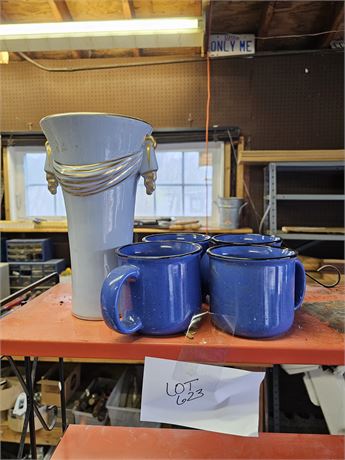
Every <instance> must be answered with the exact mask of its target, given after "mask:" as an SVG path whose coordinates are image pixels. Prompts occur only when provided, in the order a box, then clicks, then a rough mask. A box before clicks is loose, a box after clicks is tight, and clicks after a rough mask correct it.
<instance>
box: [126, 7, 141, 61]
mask: <svg viewBox="0 0 345 460" xmlns="http://www.w3.org/2000/svg"><path fill="white" fill-rule="evenodd" d="M122 11H123V16H124V18H125V19H133V18H135V9H134V5H133V0H122ZM133 56H135V57H139V56H141V50H140V48H133Z"/></svg>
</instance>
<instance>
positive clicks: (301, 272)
mask: <svg viewBox="0 0 345 460" xmlns="http://www.w3.org/2000/svg"><path fill="white" fill-rule="evenodd" d="M295 267H296V268H295V269H296V273H295V310H297V309H298V308H300V307H301V305H302V303H303V299H304V294H305V289H306V276H305V269H304V266H303V264H302V262H301V261H300V260H298V259H296V265H295Z"/></svg>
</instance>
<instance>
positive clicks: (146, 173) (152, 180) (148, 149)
mask: <svg viewBox="0 0 345 460" xmlns="http://www.w3.org/2000/svg"><path fill="white" fill-rule="evenodd" d="M156 145H157V143H156V140H155V138H154V137H153V136H150V135H147V136H146V137H145V140H144V155H143V161H142V163H141V166H140V174H141V175H142V176H143V178H144V185H145V188H146V193H147V195H152V193H153V192H154V191H155V189H156V179H157V173H156V171H157V169H158V164H157V158H156V153H155V148H156Z"/></svg>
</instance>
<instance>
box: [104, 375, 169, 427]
mask: <svg viewBox="0 0 345 460" xmlns="http://www.w3.org/2000/svg"><path fill="white" fill-rule="evenodd" d="M130 372H131V371H130V370H126V371H125V372H124V373H123V374H122V375H121V377H120V378H119V380H118V382H117V384H116V385H115V387H114V389H113V391H112V392H111V394H110V396H109V398H108V401H107V404H106V407H107V409H108V413H109V418H110V424H111V425H113V426H116V425H118V426H133V427H138V426H139V427H147V428H159V427H160V426H161V424H160V423H153V422H141V421H140V409H133V408H130V407H125V406H122V404H121V400H123V399H125V400H126V399H127V398H126V392H127V391H128V390H129V387H128V386H127V382H126V378H127V376H128V375H129V373H130ZM140 394H141V391H140ZM123 396H125V398H123Z"/></svg>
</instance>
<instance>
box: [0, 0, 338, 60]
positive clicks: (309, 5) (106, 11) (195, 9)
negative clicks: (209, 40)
mask: <svg viewBox="0 0 345 460" xmlns="http://www.w3.org/2000/svg"><path fill="white" fill-rule="evenodd" d="M206 1H208V0H206ZM0 5H1V10H2V15H1V16H0V18H1V20H2V22H5V23H7V22H9V23H10V22H47V21H62V20H63V21H66V20H68V21H70V20H75V21H81V20H112V19H129V18H131V17H133V18H134V17H136V18H150V17H151V18H154V17H173V16H201V15H202V5H203V1H202V0H175V1H173V0H0ZM343 5H344V3H343V1H341V0H337V1H261V0H260V1H237V0H236V1H232V0H213V1H212V22H211V31H212V33H235V34H236V33H254V34H256V35H257V36H259V37H260V36H263V37H271V36H276V35H291V34H297V35H298V34H308V33H316V32H320V31H326V30H329V29H332V28H336V29H343V28H344V22H343ZM343 36H344V34H343V33H338V34H329V35H327V34H326V35H321V36H316V37H299V38H283V39H276V38H275V39H266V40H260V39H259V40H257V50H258V51H261V50H263V51H275V50H294V49H317V48H328V47H329V45H330V41H331V40H333V39H341V38H343ZM173 54H179V55H180V54H183V55H186V54H190V55H195V54H200V48H186V49H181V48H179V49H172V48H169V49H164V50H163V49H161V50H157V49H155V50H148V49H146V50H139V49H133V50H97V51H96V50H90V51H76V52H65V53H56V54H55V56H56V58H57V57H59V58H61V57H62V56H65V57H66V59H67V58H70V56H72V57H74V58H77V57H90V56H93V57H119V56H120V57H125V56H128V57H130V56H136V57H140V56H141V55H142V56H159V55H173ZM32 57H34V58H37V59H40V58H43V57H45V58H55V57H54V53H53V52H50V53H49V52H45V53H32Z"/></svg>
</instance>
